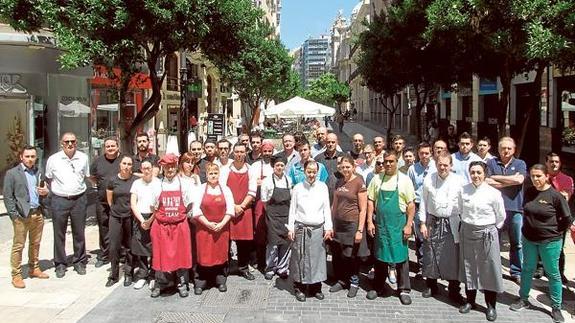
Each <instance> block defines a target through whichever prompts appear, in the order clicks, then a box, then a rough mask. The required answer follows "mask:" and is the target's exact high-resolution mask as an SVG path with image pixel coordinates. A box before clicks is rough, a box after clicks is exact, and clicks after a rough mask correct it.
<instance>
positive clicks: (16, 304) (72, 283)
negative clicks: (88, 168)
mask: <svg viewBox="0 0 575 323" xmlns="http://www.w3.org/2000/svg"><path fill="white" fill-rule="evenodd" d="M93 211H94V210H93V206H92V207H90V208H89V210H88V223H89V224H87V226H86V249H87V253H88V256H89V257H90V256H91V259H90V261H89V263H88V265H87V267H86V271H87V274H86V276H79V275H78V274H76V272H75V271H74V270H73V268H72V267H68V271H67V272H66V276H64V278H61V279H58V278H56V274H55V273H54V268H53V262H52V257H53V248H54V244H53V238H54V234H53V228H52V221H51V220H50V219H46V221H45V223H44V233H43V235H42V243H41V245H40V266H41V268H42V270H45V271H46V273H47V274H49V275H50V279H45V280H40V279H28V278H26V279H24V282H25V283H26V288H25V289H15V288H14V287H12V284H11V275H10V250H11V248H12V240H11V239H12V231H11V230H12V223H11V221H10V218H9V217H8V216H7V215H5V213H6V209H5V207H4V203H3V201H1V200H0V215H1V216H0V226H1V227H2V230H1V231H0V318H4V319H6V320H7V321H9V322H13V323H18V322H39V323H40V322H76V321H78V320H79V319H80V318H81V317H82V316H84V315H85V314H86V313H87V312H89V311H90V310H91V309H92V308H93V307H94V306H96V305H97V304H98V303H100V302H101V301H102V300H103V299H105V298H106V296H108V295H109V294H110V293H111V292H112V291H113V288H106V287H105V286H104V285H105V283H106V280H107V277H108V268H109V266H104V267H100V268H95V267H94V263H95V259H96V256H95V254H92V253H91V252H90V251H93V250H97V249H98V227H97V225H96V224H95V221H94V220H95V217H94V216H93V215H94V213H93ZM66 250H67V253H68V255H71V253H72V233H71V231H70V229H68V232H67V233H66ZM27 251H28V245H26V247H25V249H24V254H23V259H22V260H23V261H22V264H23V265H25V266H23V273H24V274H25V275H26V276H27V271H28V266H27V261H28V256H27ZM26 276H25V277H26ZM2 320H3V319H2Z"/></svg>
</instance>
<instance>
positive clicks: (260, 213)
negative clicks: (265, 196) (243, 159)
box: [253, 160, 267, 245]
mask: <svg viewBox="0 0 575 323" xmlns="http://www.w3.org/2000/svg"><path fill="white" fill-rule="evenodd" d="M260 162H261V164H262V165H261V168H260V179H261V180H262V181H263V179H264V178H265V176H264V162H263V160H261V161H260ZM253 212H254V222H255V226H254V231H255V240H256V243H257V244H259V245H265V244H267V238H266V236H267V228H266V210H265V208H264V202H262V200H261V186H258V192H257V194H256V198H255V204H254V207H253Z"/></svg>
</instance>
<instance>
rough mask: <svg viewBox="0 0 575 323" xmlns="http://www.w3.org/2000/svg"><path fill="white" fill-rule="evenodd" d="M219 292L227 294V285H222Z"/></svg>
mask: <svg viewBox="0 0 575 323" xmlns="http://www.w3.org/2000/svg"><path fill="white" fill-rule="evenodd" d="M218 290H219V291H220V292H221V293H225V292H227V291H228V286H226V284H220V285H219V286H218Z"/></svg>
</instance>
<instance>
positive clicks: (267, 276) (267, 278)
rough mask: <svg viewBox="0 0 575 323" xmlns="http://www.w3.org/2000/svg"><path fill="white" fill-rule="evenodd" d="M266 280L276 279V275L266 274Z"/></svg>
mask: <svg viewBox="0 0 575 323" xmlns="http://www.w3.org/2000/svg"><path fill="white" fill-rule="evenodd" d="M264 278H265V279H266V280H272V279H273V278H274V273H265V274H264Z"/></svg>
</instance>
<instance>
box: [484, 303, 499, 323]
mask: <svg viewBox="0 0 575 323" xmlns="http://www.w3.org/2000/svg"><path fill="white" fill-rule="evenodd" d="M485 318H486V319H487V320H488V321H489V322H493V321H495V320H497V311H496V310H495V307H490V306H488V307H487V312H485Z"/></svg>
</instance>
